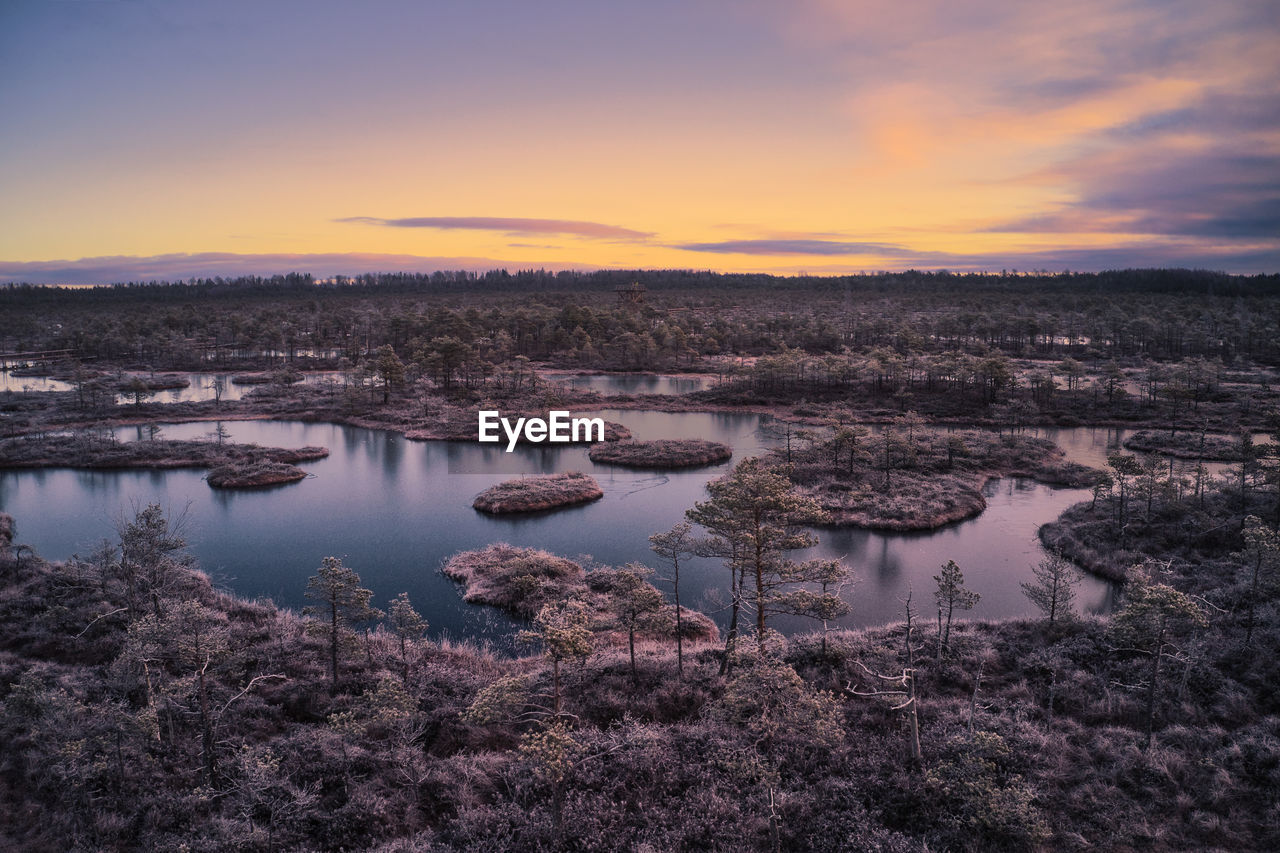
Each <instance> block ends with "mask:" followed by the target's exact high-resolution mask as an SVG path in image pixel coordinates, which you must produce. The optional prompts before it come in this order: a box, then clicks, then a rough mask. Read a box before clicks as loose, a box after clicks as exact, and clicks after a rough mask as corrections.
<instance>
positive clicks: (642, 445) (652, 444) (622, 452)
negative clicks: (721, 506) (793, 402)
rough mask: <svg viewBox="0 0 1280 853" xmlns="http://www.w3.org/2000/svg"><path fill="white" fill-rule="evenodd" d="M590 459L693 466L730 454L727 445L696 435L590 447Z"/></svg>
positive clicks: (634, 464) (624, 463)
mask: <svg viewBox="0 0 1280 853" xmlns="http://www.w3.org/2000/svg"><path fill="white" fill-rule="evenodd" d="M589 455H590V457H591V461H592V462H604V463H607V464H609V465H620V466H623V467H625V468H697V467H700V466H703V465H714V464H715V463H717V462H723V461H725V460H726V459H729V458H730V457H732V456H733V449H732V448H730V447H729V445H727V444H721V443H720V442H716V441H705V440H703V439H697V438H687V439H662V440H658V441H620V442H613V443H608V444H597V445H595V446H594V447H592V448H591V452H590V454H589Z"/></svg>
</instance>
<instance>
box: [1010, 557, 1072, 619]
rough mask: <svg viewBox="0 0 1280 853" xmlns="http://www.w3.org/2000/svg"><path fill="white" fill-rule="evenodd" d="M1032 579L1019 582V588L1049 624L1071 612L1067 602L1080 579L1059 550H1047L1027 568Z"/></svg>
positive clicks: (1070, 602)
mask: <svg viewBox="0 0 1280 853" xmlns="http://www.w3.org/2000/svg"><path fill="white" fill-rule="evenodd" d="M1031 574H1033V575H1034V576H1035V579H1036V580H1035V583H1024V584H1022V592H1023V594H1024V595H1026V597H1027V598H1029V599H1031V603H1032V604H1034V605H1035V606H1036V607H1038V608H1040V612H1041V613H1043V614H1044V615H1045V616H1046V617H1048V619H1049V624H1050V625H1052V624H1053V623H1054V622H1055V621H1056V620H1057V619H1058V618H1059V617H1065V616H1067V615H1068V614H1069V613H1070V612H1071V604H1072V602H1074V601H1075V597H1076V592H1075V587H1076V586H1077V585H1078V584H1079V583H1080V574H1079V573H1078V572H1077V571H1076V570H1075V568H1074V567H1073V566H1072V565H1071V563H1070V562H1069V561H1068V560H1067V559H1066V558H1065V557H1063V556H1062V555H1061V554H1049V555H1048V556H1047V557H1045V558H1044V559H1043V560H1041V561H1040V564H1039V565H1038V566H1034V567H1033V568H1032V569H1031Z"/></svg>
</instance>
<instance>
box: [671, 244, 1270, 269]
mask: <svg viewBox="0 0 1280 853" xmlns="http://www.w3.org/2000/svg"><path fill="white" fill-rule="evenodd" d="M672 248H678V249H683V250H685V251H690V252H710V253H714V254H740V255H749V256H761V257H777V258H782V257H789V258H795V257H809V258H837V257H849V258H853V257H858V258H863V259H865V260H862V261H860V262H858V263H848V262H843V263H842V262H832V263H828V264H821V265H819V266H814V265H813V264H804V269H805V270H807V271H808V272H811V273H847V272H857V271H859V270H874V269H885V270H902V269H910V268H915V269H943V268H945V269H950V270H955V271H994V270H1001V269H1018V270H1050V271H1054V272H1056V271H1060V270H1063V269H1071V270H1075V271H1078V272H1097V271H1101V270H1107V269H1125V268H1131V267H1191V268H1196V269H1212V270H1221V271H1225V272H1234V273H1258V272H1266V271H1274V270H1275V269H1277V268H1280V245H1277V244H1275V243H1268V242H1266V241H1254V242H1253V243H1251V244H1245V245H1237V246H1232V245H1228V246H1223V245H1221V244H1220V243H1219V242H1218V241H1212V240H1202V239H1194V238H1193V239H1187V240H1182V241H1177V242H1172V241H1165V240H1146V241H1135V242H1131V243H1129V244H1126V245H1120V246H1106V247H1098V248H1063V249H1019V250H1013V251H1008V252H972V253H968V252H936V251H926V250H920V249H913V248H911V247H910V246H906V245H899V244H888V243H865V242H857V241H842V240H816V239H747V240H724V241H721V242H716V243H685V244H681V245H678V246H673V247H672ZM773 268H774V269H776V270H779V271H782V270H785V269H786V268H785V267H784V266H779V265H774V266H773Z"/></svg>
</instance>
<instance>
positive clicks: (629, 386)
mask: <svg viewBox="0 0 1280 853" xmlns="http://www.w3.org/2000/svg"><path fill="white" fill-rule="evenodd" d="M543 378H544V379H546V380H547V381H549V382H557V383H560V384H562V385H568V386H569V387H571V388H576V389H578V390H581V391H596V392H598V393H600V394H605V395H613V394H631V395H633V396H643V395H645V394H688V393H690V392H692V391H705V390H706V389H708V388H710V387H712V386H713V385H715V379H714V378H713V377H710V376H686V375H681V374H678V373H674V374H659V373H597V374H590V375H584V376H571V375H564V374H552V375H548V376H544V377H543Z"/></svg>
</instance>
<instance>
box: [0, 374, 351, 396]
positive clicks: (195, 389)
mask: <svg viewBox="0 0 1280 853" xmlns="http://www.w3.org/2000/svg"><path fill="white" fill-rule="evenodd" d="M136 375H138V376H142V377H144V378H146V377H147V376H148V374H146V373H136ZM158 375H159V376H166V377H168V376H176V377H179V378H181V379H185V380H187V382H189V383H190V384H189V385H187V387H185V388H170V389H166V390H164V391H156V392H155V393H154V394H153V395H152V396H150V397H148V398H146V399H147V402H149V403H188V402H199V401H201V400H212V399H213V397H214V387H213V386H214V383H215V382H218V381H221V382H222V399H224V400H239V399H240V398H241V397H243V396H244V395H245V394H248V393H249V392H250V391H252V390H253V389H255V388H261V387H262V386H261V385H236V384H235V383H234V382H232V381H231V380H232V379H233V378H234V377H236V376H238V375H240V374H238V373H183V372H181V371H165V372H163V373H160V374H158ZM302 377H303V378H302V379H301V380H300V381H301V382H302V383H303V384H306V385H321V384H325V383H334V384H338V385H341V384H342V374H341V373H338V372H337V371H325V370H316V371H311V372H309V373H303V374H302ZM74 390H75V385H73V384H72V383H70V382H66V381H63V380H61V379H52V378H50V377H48V376H14V375H13V374H12V373H11V372H9V371H7V370H2V371H0V393H3V392H5V391H74ZM116 400H117V401H118V402H119V403H121V404H127V403H131V402H132V401H133V398H132V397H129V396H128V395H127V394H122V395H119V396H117V397H116Z"/></svg>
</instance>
